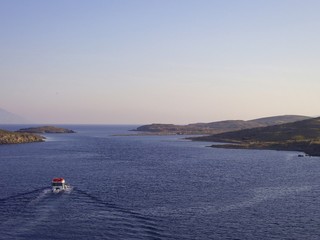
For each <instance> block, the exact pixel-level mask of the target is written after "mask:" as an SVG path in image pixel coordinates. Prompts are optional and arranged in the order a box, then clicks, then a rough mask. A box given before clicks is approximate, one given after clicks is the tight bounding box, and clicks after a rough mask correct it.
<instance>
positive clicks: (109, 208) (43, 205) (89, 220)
mask: <svg viewBox="0 0 320 240" xmlns="http://www.w3.org/2000/svg"><path fill="white" fill-rule="evenodd" d="M0 211H1V212H2V214H1V216H0V239H6V240H10V239H35V240H36V239H87V238H88V236H92V238H94V239H155V240H156V239H169V237H168V236H166V234H165V231H164V228H163V227H161V219H157V218H155V217H149V216H146V215H143V214H140V213H138V212H135V211H133V210H131V209H126V208H123V207H120V206H117V205H116V204H113V203H109V202H106V201H103V200H102V199H99V198H98V197H96V196H94V195H92V194H90V193H88V192H86V191H83V190H81V189H78V188H75V187H71V186H70V187H68V188H67V189H66V190H65V191H62V192H59V193H54V192H52V189H51V188H39V189H35V190H33V191H29V192H25V193H21V194H17V195H14V196H10V197H7V198H2V199H0ZM39 233H41V234H39Z"/></svg>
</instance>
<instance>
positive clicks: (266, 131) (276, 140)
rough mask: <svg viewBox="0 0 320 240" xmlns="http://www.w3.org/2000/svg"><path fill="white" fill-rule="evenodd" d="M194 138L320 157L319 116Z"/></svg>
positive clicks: (248, 147)
mask: <svg viewBox="0 0 320 240" xmlns="http://www.w3.org/2000/svg"><path fill="white" fill-rule="evenodd" d="M191 139H192V140H195V141H209V142H220V143H221V142H222V143H227V144H222V145H216V144H215V145H213V147H217V148H242V149H274V150H288V151H302V152H305V153H306V154H309V155H313V156H320V118H313V119H307V120H303V121H298V122H294V123H286V124H281V125H275V126H269V127H262V128H253V129H245V130H240V131H234V132H226V133H221V134H215V135H211V136H205V137H198V138H191Z"/></svg>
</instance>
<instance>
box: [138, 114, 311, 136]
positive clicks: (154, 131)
mask: <svg viewBox="0 0 320 240" xmlns="http://www.w3.org/2000/svg"><path fill="white" fill-rule="evenodd" d="M305 119H310V117H307V116H300V115H282V116H273V117H265V118H258V119H253V120H248V121H244V120H226V121H218V122H211V123H191V124H188V125H174V124H159V123H157V124H156V123H154V124H149V125H143V126H140V127H138V128H136V129H134V130H133V131H137V132H140V133H144V134H146V135H150V134H151V135H172V134H176V135H210V134H219V133H224V132H230V131H238V130H243V129H250V128H257V127H267V126H273V125H279V124H284V123H290V122H296V121H301V120H305ZM142 135H143V134H142Z"/></svg>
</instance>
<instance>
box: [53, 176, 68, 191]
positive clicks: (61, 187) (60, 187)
mask: <svg viewBox="0 0 320 240" xmlns="http://www.w3.org/2000/svg"><path fill="white" fill-rule="evenodd" d="M67 188H68V184H66V181H65V180H64V178H54V179H52V192H54V193H59V192H61V191H65V190H66V189H67Z"/></svg>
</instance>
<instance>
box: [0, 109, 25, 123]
mask: <svg viewBox="0 0 320 240" xmlns="http://www.w3.org/2000/svg"><path fill="white" fill-rule="evenodd" d="M23 123H29V121H28V120H27V119H25V118H23V117H21V116H19V115H17V114H14V113H11V112H8V111H6V110H4V109H2V108H0V124H23Z"/></svg>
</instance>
